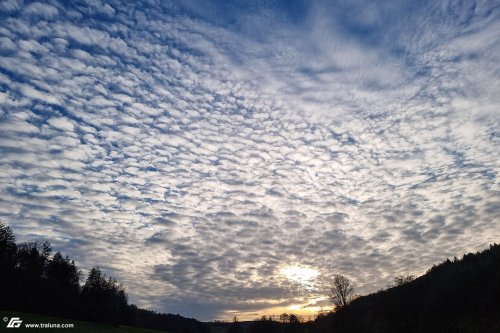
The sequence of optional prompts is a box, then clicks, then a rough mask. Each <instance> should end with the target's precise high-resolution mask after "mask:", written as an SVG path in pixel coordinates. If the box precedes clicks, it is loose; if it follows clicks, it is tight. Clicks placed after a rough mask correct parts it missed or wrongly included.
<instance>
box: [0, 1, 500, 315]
mask: <svg viewBox="0 0 500 333" xmlns="http://www.w3.org/2000/svg"><path fill="white" fill-rule="evenodd" d="M499 30H500V20H499V9H498V7H497V6H495V2H494V1H477V2H474V1H469V2H466V3H463V2H458V1H457V2H456V1H440V2H439V3H434V2H433V1H429V2H419V3H418V4H416V3H415V2H412V1H407V2H397V3H384V4H379V3H372V2H364V1H355V2H343V1H339V2H335V1H334V2H314V3H310V2H300V1H294V2H288V1H270V2H265V4H262V3H259V2H257V3H254V2H245V3H243V2H241V3H237V4H234V3H233V4H229V3H226V2H225V1H222V2H213V1H209V2H207V1H186V3H175V2H174V3H170V2H163V1H147V2H137V3H134V4H131V3H127V2H125V1H124V2H120V1H107V2H101V1H88V2H87V1H71V2H64V1H48V2H44V3H41V2H28V1H21V0H20V1H14V0H8V1H3V2H2V3H1V4H0V101H1V107H0V154H1V159H0V185H1V186H0V193H1V195H0V217H1V218H2V220H4V221H5V222H7V223H8V224H10V225H11V226H12V227H13V228H14V231H15V233H16V235H17V236H18V238H19V239H20V240H21V241H23V240H28V239H48V240H50V241H52V242H53V245H54V248H55V249H56V250H61V251H63V252H66V253H68V254H69V255H70V256H71V257H73V258H75V260H76V261H77V262H78V263H79V264H80V265H81V266H83V267H85V268H87V269H88V268H89V267H90V266H91V265H93V264H95V263H99V264H100V265H101V266H102V267H104V268H105V270H106V271H107V272H108V273H110V274H112V275H114V276H116V277H117V278H118V279H119V280H120V281H123V282H124V284H125V285H126V286H127V287H128V288H129V290H130V296H131V300H132V301H133V302H136V303H138V304H139V305H141V306H148V307H151V308H153V309H155V310H159V311H165V312H175V313H177V312H178V313H182V314H184V315H189V316H196V317H197V318H200V319H213V318H228V317H230V316H231V314H233V313H239V314H242V315H243V316H249V317H251V316H256V315H257V314H258V313H262V312H263V311H266V309H269V308H282V309H286V308H287V307H288V306H292V305H294V306H296V305H301V304H302V305H311V304H313V303H314V304H316V303H317V302H316V301H317V300H321V297H322V296H324V294H325V291H326V288H327V283H328V281H329V279H330V277H331V276H332V274H334V273H337V272H342V273H344V274H347V275H348V276H350V277H351V278H352V279H353V280H354V281H355V283H356V285H357V286H358V291H359V292H360V293H364V292H370V291H373V290H376V289H377V288H380V287H383V286H385V285H386V284H387V283H388V282H389V280H390V278H391V277H392V276H394V275H396V274H399V273H402V272H405V271H411V272H414V273H422V272H424V270H425V269H426V268H428V267H429V266H430V265H431V264H433V263H435V262H437V261H441V260H443V259H445V258H446V257H447V256H454V255H460V254H461V253H463V252H466V251H473V250H479V249H482V248H484V247H486V246H487V245H488V243H491V242H495V241H498V239H499V236H500V225H499V224H500V209H499V208H500V200H499V183H498V171H499V167H500V166H499V161H500V156H499V155H500V154H499V150H498V146H500V133H499V130H498V127H499V118H500V117H499V112H498V110H499V108H500V97H499V95H498V87H499V86H500V81H499V73H500V66H499V65H498V64H500V59H499V55H500V44H499V42H500V41H499V35H498V31H499ZM294 265H295V266H300V267H308V268H311V269H314V270H316V271H317V272H318V275H317V276H316V275H315V279H314V281H312V280H311V281H308V286H307V288H304V286H302V285H300V283H296V282H294V281H293V280H288V279H287V278H286V276H284V275H283V274H282V273H281V272H283V269H286V267H289V266H292V267H295V266H294ZM315 302H316V303H315ZM320 303H321V301H319V303H318V304H320Z"/></svg>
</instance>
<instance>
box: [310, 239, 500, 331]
mask: <svg viewBox="0 0 500 333" xmlns="http://www.w3.org/2000/svg"><path fill="white" fill-rule="evenodd" d="M315 324H316V328H317V332H359V333H363V332H373V333H377V332H463V333H468V332H471V333H472V332H474V333H476V332H485V333H487V332H500V245H497V244H494V245H491V246H490V248H489V249H487V250H485V251H483V252H478V253H475V254H472V253H469V254H466V255H464V256H463V258H462V259H461V260H459V259H457V258H454V259H453V260H449V259H448V260H446V261H445V262H443V263H441V264H439V265H437V266H434V267H432V268H431V269H429V270H428V271H427V273H426V274H424V275H423V276H421V277H419V278H417V279H415V280H413V281H411V282H408V283H405V284H403V285H400V286H398V287H393V288H389V289H387V290H382V291H379V292H376V293H373V294H370V295H367V296H363V297H360V298H358V299H356V300H354V301H352V303H350V304H349V305H348V306H346V307H344V308H342V309H340V310H339V311H337V312H336V313H332V314H329V315H327V316H325V317H321V318H318V319H317V320H316V323H315Z"/></svg>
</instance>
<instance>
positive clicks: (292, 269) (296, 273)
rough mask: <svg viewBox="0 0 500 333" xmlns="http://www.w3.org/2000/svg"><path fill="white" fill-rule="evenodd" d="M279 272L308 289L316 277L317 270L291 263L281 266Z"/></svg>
mask: <svg viewBox="0 0 500 333" xmlns="http://www.w3.org/2000/svg"><path fill="white" fill-rule="evenodd" d="M280 274H282V275H283V276H285V277H286V278H287V279H288V280H290V281H292V282H295V283H298V284H300V285H302V286H303V287H304V288H308V289H309V288H312V287H313V286H314V281H315V280H316V278H317V277H318V275H319V271H318V270H316V269H314V268H310V267H306V266H300V265H291V266H285V267H283V268H281V269H280Z"/></svg>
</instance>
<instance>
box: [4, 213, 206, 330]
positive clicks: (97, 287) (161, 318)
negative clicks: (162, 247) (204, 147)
mask: <svg viewBox="0 0 500 333" xmlns="http://www.w3.org/2000/svg"><path fill="white" fill-rule="evenodd" d="M51 252H52V249H51V246H50V243H49V242H44V243H40V242H27V243H22V244H16V242H15V236H14V234H13V232H12V229H11V228H10V227H9V226H6V225H5V224H3V223H2V222H0V309H4V310H13V311H23V312H31V313H39V314H46V315H51V316H57V317H64V318H71V319H78V320H88V321H95V322H102V323H109V324H113V325H120V324H122V325H131V326H137V327H143V328H152V329H158V330H166V331H170V332H176V333H177V332H179V333H189V332H193V333H194V332H201V333H207V332H209V331H210V328H209V327H208V326H207V325H205V324H203V323H201V322H199V321H197V320H195V319H188V318H184V317H182V316H179V315H172V314H162V313H157V312H154V311H149V310H144V309H140V308H138V307H137V306H135V305H133V304H129V303H128V296H127V293H126V291H125V288H124V287H123V286H122V285H121V284H119V283H118V282H117V281H116V280H115V279H114V278H112V277H107V276H106V275H105V274H104V273H103V272H102V271H101V269H100V268H99V267H97V266H96V267H94V268H92V269H91V270H90V272H89V274H88V276H87V277H86V279H85V282H84V284H83V285H81V284H80V280H81V279H82V273H81V270H80V269H79V268H78V267H77V266H76V265H75V262H74V261H73V260H71V259H70V258H69V257H68V256H65V257H64V256H63V255H62V254H61V253H60V252H57V253H55V254H54V255H51Z"/></svg>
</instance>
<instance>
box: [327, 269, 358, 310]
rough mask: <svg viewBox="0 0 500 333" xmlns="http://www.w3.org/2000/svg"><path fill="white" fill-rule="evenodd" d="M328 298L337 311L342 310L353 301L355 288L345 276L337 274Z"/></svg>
mask: <svg viewBox="0 0 500 333" xmlns="http://www.w3.org/2000/svg"><path fill="white" fill-rule="evenodd" d="M328 296H329V297H330V301H331V302H332V304H333V305H334V306H335V309H340V308H342V307H344V306H346V305H347V304H349V303H350V302H351V301H352V300H353V298H354V286H353V285H352V283H351V281H350V280H349V279H348V278H347V277H345V276H344V275H341V274H335V275H334V277H333V282H332V286H331V288H330V292H329V295H328Z"/></svg>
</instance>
